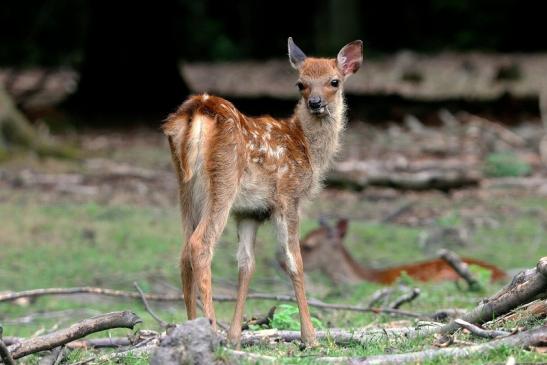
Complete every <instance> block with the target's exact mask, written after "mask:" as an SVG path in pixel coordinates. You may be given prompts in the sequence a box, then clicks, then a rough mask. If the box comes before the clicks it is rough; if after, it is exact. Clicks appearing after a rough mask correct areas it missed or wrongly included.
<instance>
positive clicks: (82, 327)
mask: <svg viewBox="0 0 547 365" xmlns="http://www.w3.org/2000/svg"><path fill="white" fill-rule="evenodd" d="M141 322H142V320H141V319H140V318H139V317H138V316H137V315H136V314H135V313H133V312H128V311H124V312H112V313H107V314H103V315H100V316H96V317H92V318H88V319H84V320H83V321H81V322H78V323H75V324H73V325H72V326H70V327H68V328H65V329H62V330H58V331H55V332H52V333H50V334H47V335H44V336H39V337H35V338H30V339H28V340H25V341H22V342H19V343H16V344H14V345H12V346H10V347H9V348H8V349H9V351H10V353H11V355H12V357H13V358H14V359H19V358H21V357H23V356H27V355H30V354H33V353H35V352H39V351H44V350H51V349H53V348H55V347H58V346H62V345H65V344H67V343H69V342H71V341H74V340H77V339H79V338H82V337H85V336H87V335H89V334H91V333H95V332H99V331H104V330H107V329H111V328H131V329H132V328H133V327H134V326H135V325H136V324H138V323H141Z"/></svg>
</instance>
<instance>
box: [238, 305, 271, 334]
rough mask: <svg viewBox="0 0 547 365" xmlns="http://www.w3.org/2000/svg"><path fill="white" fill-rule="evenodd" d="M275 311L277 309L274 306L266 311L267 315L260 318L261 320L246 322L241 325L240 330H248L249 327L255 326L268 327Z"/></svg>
mask: <svg viewBox="0 0 547 365" xmlns="http://www.w3.org/2000/svg"><path fill="white" fill-rule="evenodd" d="M276 309H277V307H276V306H275V305H274V306H273V307H271V308H270V310H269V311H268V313H267V314H266V315H265V316H264V317H262V318H255V319H251V320H249V321H246V322H245V323H243V325H242V326H241V329H242V330H248V329H249V326H250V325H255V326H269V325H270V323H271V322H272V320H273V316H274V314H275V310H276Z"/></svg>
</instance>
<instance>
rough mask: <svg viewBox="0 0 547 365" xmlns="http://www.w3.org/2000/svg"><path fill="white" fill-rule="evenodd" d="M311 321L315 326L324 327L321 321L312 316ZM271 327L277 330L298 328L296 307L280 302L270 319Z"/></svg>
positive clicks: (298, 320)
mask: <svg viewBox="0 0 547 365" xmlns="http://www.w3.org/2000/svg"><path fill="white" fill-rule="evenodd" d="M311 322H312V323H313V326H314V327H315V328H324V327H325V326H323V323H322V322H321V321H320V320H319V319H317V318H315V317H312V319H311ZM272 328H277V329H279V330H293V331H299V330H300V319H299V317H298V307H296V306H295V305H291V304H281V305H279V306H278V309H277V311H276V312H275V314H274V317H273V320H272Z"/></svg>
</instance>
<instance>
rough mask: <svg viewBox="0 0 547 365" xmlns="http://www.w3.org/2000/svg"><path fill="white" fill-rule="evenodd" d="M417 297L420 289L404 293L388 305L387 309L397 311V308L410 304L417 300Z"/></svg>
mask: <svg viewBox="0 0 547 365" xmlns="http://www.w3.org/2000/svg"><path fill="white" fill-rule="evenodd" d="M419 296H420V289H419V288H414V289H412V290H411V291H410V292H408V293H405V294H403V295H401V296H400V297H399V298H397V299H395V301H394V302H393V303H391V304H390V305H389V308H391V309H399V307H400V306H402V305H403V304H405V303H410V302H412V301H413V300H414V299H416V298H418V297H419Z"/></svg>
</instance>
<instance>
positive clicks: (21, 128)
mask: <svg viewBox="0 0 547 365" xmlns="http://www.w3.org/2000/svg"><path fill="white" fill-rule="evenodd" d="M10 145H15V146H19V147H23V148H26V149H29V150H32V151H35V152H36V153H38V154H39V155H41V156H53V157H61V158H76V157H77V151H76V150H74V149H73V148H70V147H68V146H64V145H61V144H55V143H52V142H51V141H46V140H44V138H43V136H40V135H39V134H38V133H37V132H36V130H35V129H34V128H33V127H32V125H31V124H30V122H29V121H28V119H27V118H26V117H25V116H24V115H23V113H21V112H20V111H19V110H18V109H17V107H16V106H15V104H14V102H13V100H12V98H11V97H10V96H9V95H8V93H7V92H6V91H5V90H4V88H3V87H1V86H0V159H2V157H3V156H4V155H6V154H7V153H8V146H10Z"/></svg>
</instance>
